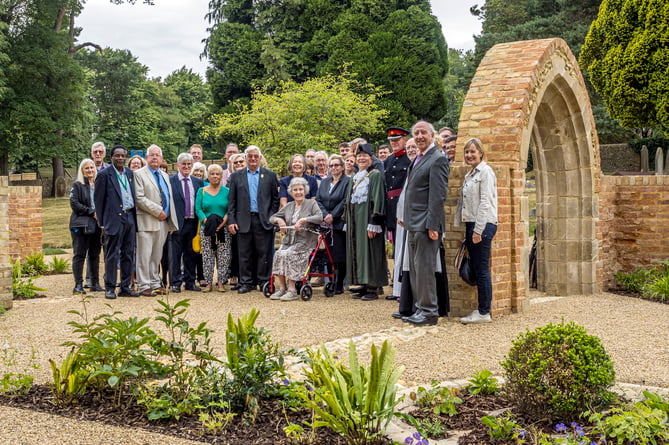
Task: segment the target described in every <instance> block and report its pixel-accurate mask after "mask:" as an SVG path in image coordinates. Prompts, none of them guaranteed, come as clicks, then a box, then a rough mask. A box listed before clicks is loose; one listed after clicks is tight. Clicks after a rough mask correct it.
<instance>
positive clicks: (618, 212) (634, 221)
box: [597, 176, 669, 289]
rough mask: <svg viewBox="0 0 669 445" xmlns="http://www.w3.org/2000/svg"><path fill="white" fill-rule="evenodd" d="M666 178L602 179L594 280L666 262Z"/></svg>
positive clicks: (609, 280)
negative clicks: (596, 266)
mask: <svg viewBox="0 0 669 445" xmlns="http://www.w3.org/2000/svg"><path fill="white" fill-rule="evenodd" d="M667 234H669V176H602V178H601V188H600V193H599V223H598V225H597V238H598V240H599V246H600V248H599V264H598V270H597V281H598V282H600V283H602V288H603V289H608V288H611V287H614V286H615V273H616V272H618V271H626V272H629V271H633V270H635V269H637V268H639V267H645V266H648V265H651V264H657V263H659V262H661V261H664V260H669V242H667Z"/></svg>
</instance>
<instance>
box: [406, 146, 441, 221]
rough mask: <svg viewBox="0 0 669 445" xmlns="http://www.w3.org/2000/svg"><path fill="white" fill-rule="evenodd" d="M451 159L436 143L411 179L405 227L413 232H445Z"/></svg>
mask: <svg viewBox="0 0 669 445" xmlns="http://www.w3.org/2000/svg"><path fill="white" fill-rule="evenodd" d="M449 172H450V166H449V163H448V156H445V155H444V154H443V153H442V152H440V151H439V150H437V148H436V147H435V145H434V144H433V145H432V146H431V147H430V148H429V149H428V150H427V152H426V153H425V155H424V156H423V157H422V159H421V160H420V161H419V162H418V164H413V165H412V166H411V170H410V171H409V175H408V177H407V187H406V192H405V200H404V228H405V229H406V230H408V231H410V232H424V231H427V230H436V231H437V232H439V233H443V232H444V219H445V217H444V201H445V200H446V193H447V191H448V174H449Z"/></svg>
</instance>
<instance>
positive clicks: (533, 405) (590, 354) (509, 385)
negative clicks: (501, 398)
mask: <svg viewBox="0 0 669 445" xmlns="http://www.w3.org/2000/svg"><path fill="white" fill-rule="evenodd" d="M502 367H503V368H504V370H505V372H506V385H505V389H506V390H507V392H508V394H509V397H510V398H511V400H512V401H513V402H514V403H515V404H516V406H517V407H518V409H519V411H520V413H522V414H525V415H527V416H528V417H530V419H537V420H538V419H543V418H549V419H569V418H573V417H575V416H577V415H578V414H579V413H580V412H582V411H584V410H585V409H587V408H589V407H592V406H598V405H601V404H603V403H605V402H607V401H608V400H609V399H610V397H611V394H610V393H609V392H608V391H607V389H608V388H609V387H610V386H611V385H612V384H613V382H614V380H615V372H614V370H613V362H612V361H611V358H610V357H609V355H608V354H607V353H606V351H605V350H604V347H603V346H602V344H601V341H600V340H599V338H597V337H595V336H592V335H588V334H587V333H586V331H585V328H583V327H582V326H579V325H576V324H575V323H573V322H571V323H564V322H562V323H560V324H552V323H550V324H548V325H546V326H543V327H540V328H537V329H535V330H534V331H529V330H528V331H527V332H526V333H525V334H521V335H520V336H518V338H517V339H516V340H514V342H513V346H512V347H511V350H510V351H509V355H508V356H507V357H506V359H505V360H504V361H503V362H502Z"/></svg>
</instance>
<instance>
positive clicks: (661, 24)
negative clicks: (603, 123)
mask: <svg viewBox="0 0 669 445" xmlns="http://www.w3.org/2000/svg"><path fill="white" fill-rule="evenodd" d="M580 63H581V65H582V66H583V67H584V69H585V70H587V72H588V74H589V75H590V79H591V81H592V84H593V85H594V87H595V88H596V89H597V91H598V92H599V94H601V95H602V97H603V98H604V101H605V103H606V107H607V109H608V111H609V113H610V114H611V116H613V117H614V118H616V119H619V120H620V122H621V123H622V125H623V126H625V127H628V128H639V127H653V126H660V127H662V128H663V129H667V127H669V3H667V1H666V0H604V1H603V2H602V5H601V8H600V10H599V14H598V16H597V19H596V20H595V21H594V22H593V23H592V26H591V28H590V32H589V33H588V36H587V38H586V40H585V45H584V46H583V51H582V53H581V57H580Z"/></svg>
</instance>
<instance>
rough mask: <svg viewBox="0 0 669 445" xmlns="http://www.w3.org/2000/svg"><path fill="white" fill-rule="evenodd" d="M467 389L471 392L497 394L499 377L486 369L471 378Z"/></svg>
mask: <svg viewBox="0 0 669 445" xmlns="http://www.w3.org/2000/svg"><path fill="white" fill-rule="evenodd" d="M467 390H468V391H469V393H470V394H485V395H490V394H497V391H499V385H498V384H497V379H496V378H495V377H493V376H492V372H490V371H489V370H487V369H484V370H483V371H481V372H479V373H477V374H476V375H474V376H473V377H472V378H471V379H469V385H467Z"/></svg>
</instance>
